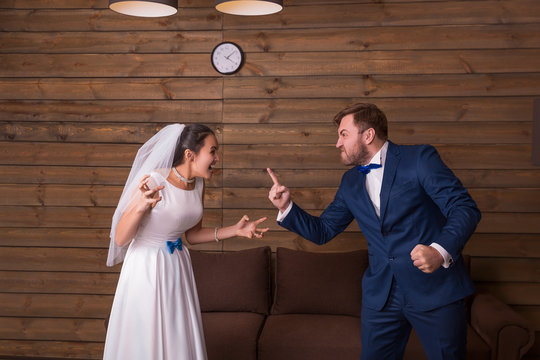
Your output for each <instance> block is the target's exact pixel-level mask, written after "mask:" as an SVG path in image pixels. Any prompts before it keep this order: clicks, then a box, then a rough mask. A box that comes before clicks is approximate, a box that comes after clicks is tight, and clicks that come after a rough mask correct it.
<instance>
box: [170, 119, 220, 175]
mask: <svg viewBox="0 0 540 360" xmlns="http://www.w3.org/2000/svg"><path fill="white" fill-rule="evenodd" d="M208 135H214V136H216V135H215V134H214V132H213V131H212V129H210V128H209V127H208V126H206V125H202V124H189V125H186V127H184V130H183V131H182V134H181V135H180V137H179V138H178V142H177V143H176V150H175V151H174V159H173V166H177V165H180V164H183V163H184V159H185V157H184V154H185V153H186V150H188V149H189V150H191V151H193V152H194V153H195V154H198V153H199V151H201V148H202V147H203V145H204V139H206V137H207V136H208Z"/></svg>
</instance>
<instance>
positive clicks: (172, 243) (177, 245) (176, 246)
mask: <svg viewBox="0 0 540 360" xmlns="http://www.w3.org/2000/svg"><path fill="white" fill-rule="evenodd" d="M167 247H168V248H169V252H170V253H171V254H172V253H173V252H174V249H178V251H182V238H178V239H177V240H176V241H167Z"/></svg>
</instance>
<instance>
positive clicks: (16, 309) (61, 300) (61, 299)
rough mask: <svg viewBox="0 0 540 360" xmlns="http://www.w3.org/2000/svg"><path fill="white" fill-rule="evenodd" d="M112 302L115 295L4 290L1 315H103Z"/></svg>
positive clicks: (72, 316)
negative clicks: (12, 291)
mask: <svg viewBox="0 0 540 360" xmlns="http://www.w3.org/2000/svg"><path fill="white" fill-rule="evenodd" d="M112 302H113V296H111V295H72V294H17V293H0V303H2V307H1V308H0V316H15V317H61V318H94V319H103V315H104V314H108V313H109V311H110V309H111V305H112ZM58 304H62V306H58Z"/></svg>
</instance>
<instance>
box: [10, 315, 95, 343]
mask: <svg viewBox="0 0 540 360" xmlns="http://www.w3.org/2000/svg"><path fill="white" fill-rule="evenodd" d="M0 324H1V325H0V337H1V338H2V339H15V340H19V339H27V340H61V341H104V340H105V327H104V326H103V320H102V319H59V318H51V319H47V318H26V317H25V318H16V317H0Z"/></svg>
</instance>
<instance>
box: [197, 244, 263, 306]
mask: <svg viewBox="0 0 540 360" xmlns="http://www.w3.org/2000/svg"><path fill="white" fill-rule="evenodd" d="M190 254H191V262H192V264H193V273H194V275H195V282H196V284H197V291H198V293H199V302H200V305H201V311H205V312H210V311H220V312H228V311H231V312H237V311H243V312H254V313H259V314H268V308H269V306H270V291H271V289H270V257H271V250H270V248H269V247H260V248H256V249H249V250H241V251H233V252H203V251H195V250H190Z"/></svg>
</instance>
